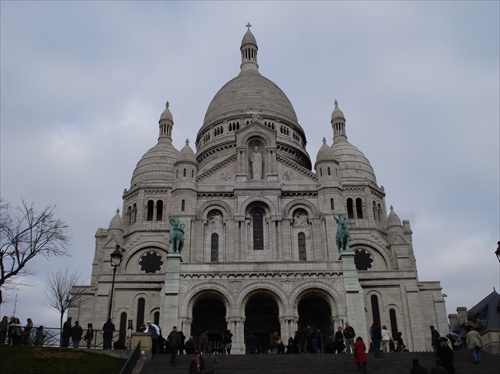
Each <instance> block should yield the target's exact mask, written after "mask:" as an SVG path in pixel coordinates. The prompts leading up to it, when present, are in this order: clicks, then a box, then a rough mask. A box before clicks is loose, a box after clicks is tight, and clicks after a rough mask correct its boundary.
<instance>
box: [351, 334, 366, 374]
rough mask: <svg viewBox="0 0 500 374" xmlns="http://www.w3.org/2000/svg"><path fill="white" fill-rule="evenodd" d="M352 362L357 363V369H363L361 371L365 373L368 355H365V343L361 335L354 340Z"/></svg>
mask: <svg viewBox="0 0 500 374" xmlns="http://www.w3.org/2000/svg"><path fill="white" fill-rule="evenodd" d="M354 363H356V364H357V365H358V371H361V369H363V373H365V374H366V366H367V365H368V357H367V356H366V345H365V343H364V342H363V338H362V337H361V336H358V337H357V338H356V342H355V343H354Z"/></svg>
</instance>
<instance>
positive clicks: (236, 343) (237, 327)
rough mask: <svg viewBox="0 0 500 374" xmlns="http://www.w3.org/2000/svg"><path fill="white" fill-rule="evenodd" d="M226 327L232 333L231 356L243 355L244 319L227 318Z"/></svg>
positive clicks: (244, 348)
mask: <svg viewBox="0 0 500 374" xmlns="http://www.w3.org/2000/svg"><path fill="white" fill-rule="evenodd" d="M229 324H230V326H231V327H228V328H229V329H230V330H231V332H232V333H233V344H232V348H231V354H233V353H234V354H240V355H243V354H245V350H246V347H245V317H231V318H229Z"/></svg>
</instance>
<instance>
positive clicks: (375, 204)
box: [373, 201, 380, 222]
mask: <svg viewBox="0 0 500 374" xmlns="http://www.w3.org/2000/svg"><path fill="white" fill-rule="evenodd" d="M373 219H374V220H375V221H377V222H380V220H379V215H378V211H377V203H376V202H375V201H374V202H373Z"/></svg>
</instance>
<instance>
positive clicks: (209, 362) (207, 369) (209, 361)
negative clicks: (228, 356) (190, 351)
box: [203, 346, 218, 374]
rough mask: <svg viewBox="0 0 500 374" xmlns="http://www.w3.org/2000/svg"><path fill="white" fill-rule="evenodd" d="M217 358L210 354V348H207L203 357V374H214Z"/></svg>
mask: <svg viewBox="0 0 500 374" xmlns="http://www.w3.org/2000/svg"><path fill="white" fill-rule="evenodd" d="M217 362H218V361H217V356H216V355H215V354H214V353H213V352H212V347H210V346H209V347H208V348H207V353H206V354H205V356H203V363H204V368H203V374H214V371H215V364H216V363H217Z"/></svg>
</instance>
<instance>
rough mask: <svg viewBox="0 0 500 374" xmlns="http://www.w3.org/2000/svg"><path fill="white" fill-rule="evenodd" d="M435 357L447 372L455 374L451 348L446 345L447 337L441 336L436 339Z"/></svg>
mask: <svg viewBox="0 0 500 374" xmlns="http://www.w3.org/2000/svg"><path fill="white" fill-rule="evenodd" d="M436 357H438V358H439V359H440V360H441V365H442V366H443V367H444V368H445V369H446V371H447V372H448V374H455V366H454V365H453V360H454V358H453V349H451V348H450V346H449V345H448V339H447V338H445V337H442V338H439V339H438V340H437V347H436Z"/></svg>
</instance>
